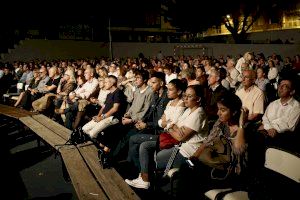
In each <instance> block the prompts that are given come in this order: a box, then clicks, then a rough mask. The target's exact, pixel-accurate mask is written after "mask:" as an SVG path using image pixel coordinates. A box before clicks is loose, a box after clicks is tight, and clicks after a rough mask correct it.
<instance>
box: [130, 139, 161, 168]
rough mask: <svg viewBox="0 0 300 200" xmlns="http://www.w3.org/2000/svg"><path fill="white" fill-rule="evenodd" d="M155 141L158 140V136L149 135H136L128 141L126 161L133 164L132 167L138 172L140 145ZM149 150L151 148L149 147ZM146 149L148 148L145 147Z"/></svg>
mask: <svg viewBox="0 0 300 200" xmlns="http://www.w3.org/2000/svg"><path fill="white" fill-rule="evenodd" d="M157 139H158V135H151V134H136V135H133V136H131V137H130V139H129V150H128V156H127V161H128V162H133V164H134V166H135V167H137V168H138V169H139V170H140V169H141V167H140V159H139V157H140V154H139V152H140V151H139V150H140V145H141V144H142V143H143V142H146V141H154V142H155V143H156V141H157ZM151 145H153V144H151ZM146 147H147V145H146ZM155 147H156V146H154V151H155ZM150 148H151V146H150ZM147 149H149V146H148V147H147ZM146 151H147V150H145V151H144V150H143V154H144V152H146ZM143 156H144V155H143ZM148 158H149V157H148Z"/></svg>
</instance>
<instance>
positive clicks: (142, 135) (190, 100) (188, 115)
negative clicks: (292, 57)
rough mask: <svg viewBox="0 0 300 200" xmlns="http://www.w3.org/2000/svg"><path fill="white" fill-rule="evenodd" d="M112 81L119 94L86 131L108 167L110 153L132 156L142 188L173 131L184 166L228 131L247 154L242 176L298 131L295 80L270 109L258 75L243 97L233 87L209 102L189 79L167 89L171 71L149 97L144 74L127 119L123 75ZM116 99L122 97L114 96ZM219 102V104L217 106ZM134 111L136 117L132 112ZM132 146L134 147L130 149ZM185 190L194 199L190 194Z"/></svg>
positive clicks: (247, 78)
mask: <svg viewBox="0 0 300 200" xmlns="http://www.w3.org/2000/svg"><path fill="white" fill-rule="evenodd" d="M214 74H218V72H212V73H211V74H210V76H209V83H210V86H211V87H212V88H214V89H215V90H213V91H218V90H217V88H218V87H222V86H221V85H220V83H219V82H218V79H216V77H214ZM109 79H110V83H109V84H107V85H112V87H111V88H110V89H109V90H110V91H111V92H110V95H111V97H109V98H107V100H106V102H105V104H104V105H105V106H104V108H101V110H100V112H99V114H98V115H97V116H95V117H94V118H93V119H92V120H91V121H90V122H88V123H87V124H85V125H84V126H83V127H82V129H83V131H84V132H85V133H86V134H88V135H89V136H90V137H91V138H92V139H94V140H96V141H97V143H98V144H99V157H100V160H101V162H102V165H103V167H104V168H105V167H108V166H109V158H110V157H109V156H111V155H118V154H120V153H124V152H127V160H128V162H130V163H132V164H133V166H134V167H135V168H136V169H137V170H136V171H137V172H138V173H137V174H138V178H136V179H133V180H131V179H126V180H125V181H126V182H127V183H128V184H129V185H131V186H133V187H137V188H143V189H148V188H149V187H150V177H149V175H151V174H152V173H151V170H153V168H152V167H151V164H152V163H153V157H154V156H153V154H154V152H156V151H157V142H158V139H159V134H160V133H162V132H168V133H169V134H170V135H171V136H172V137H173V138H174V139H175V140H177V141H179V142H181V143H182V144H181V146H180V147H179V153H178V154H177V155H176V157H175V160H174V163H173V167H179V168H182V167H183V166H184V165H185V164H186V160H187V159H191V160H194V161H196V160H198V158H199V156H200V155H201V152H203V151H204V149H205V148H206V147H208V146H209V145H212V143H213V139H214V138H215V137H216V136H217V135H219V134H222V135H224V136H225V137H227V138H228V139H229V140H231V141H232V153H233V154H236V156H237V157H239V159H238V162H237V164H236V166H235V170H233V171H234V172H236V173H237V174H240V173H241V171H242V170H244V169H245V168H247V167H249V166H251V167H253V168H252V171H251V172H252V173H254V171H255V170H253V169H257V167H261V164H262V161H263V156H264V148H265V145H266V143H268V142H270V141H271V142H272V141H276V139H277V138H281V136H282V135H285V134H286V133H287V132H294V130H295V128H296V125H297V123H298V120H299V115H300V107H299V106H300V105H299V102H298V101H297V100H295V99H294V98H293V95H294V93H295V88H294V84H293V81H292V80H290V79H288V78H285V79H283V80H281V81H280V84H279V87H278V93H279V97H280V99H278V100H276V101H274V102H272V103H271V104H270V105H269V106H268V107H267V109H266V111H265V109H264V94H263V92H262V91H261V90H260V89H258V87H257V86H255V84H254V81H255V72H254V71H252V70H244V71H243V82H242V84H243V87H242V88H241V89H240V90H238V91H237V92H236V94H232V93H230V92H226V90H224V92H220V93H218V95H216V93H215V94H213V93H211V94H210V95H208V96H206V97H207V98H209V101H207V100H206V99H205V92H204V88H203V87H201V86H199V85H190V86H188V87H187V89H185V88H186V86H185V85H184V83H182V81H180V80H178V79H174V80H171V81H170V82H169V84H168V85H167V88H166V87H165V78H164V74H163V73H160V72H156V73H154V74H152V76H151V78H150V85H151V88H152V93H151V92H150V93H147V92H145V91H147V90H148V91H149V86H148V85H147V82H148V80H147V78H145V76H144V77H143V76H139V75H137V76H136V83H137V87H138V88H139V90H137V91H136V93H135V96H134V97H135V98H134V101H133V103H132V105H131V107H130V108H129V110H128V112H126V113H125V114H124V115H122V112H121V110H119V107H121V105H122V101H121V100H120V96H121V95H120V94H118V95H116V94H117V93H122V92H121V91H119V90H118V89H117V83H116V82H117V81H116V78H113V77H109ZM211 79H213V80H211ZM139 81H140V84H138V82H139ZM213 81H215V82H216V84H215V85H213V84H212V83H213ZM139 85H140V86H139ZM213 86H214V87H213ZM116 91H117V92H116ZM146 94H152V95H153V96H152V99H151V101H150V104H146V105H147V106H149V107H148V108H146V109H145V107H144V106H145V96H144V95H146ZM115 95H116V96H118V98H116V97H115V98H114V97H113V96H115ZM136 95H137V96H136ZM212 101H214V102H215V104H212ZM112 102H113V103H112ZM209 103H211V104H209ZM107 105H108V107H106V106H107ZM212 108H214V109H215V116H217V119H215V118H214V117H215V116H214V115H211V114H209V113H210V112H211V109H212ZM133 109H135V112H132V111H133ZM141 110H143V111H146V112H144V116H139V117H137V116H136V113H138V112H139V111H141ZM115 115H116V117H115V118H114V116H115ZM210 117H211V119H215V122H214V124H213V125H212V126H211V128H210V129H211V131H210V134H209V131H208V130H209V124H208V122H209V120H208V119H209V118H210ZM106 119H107V120H106ZM113 119H115V120H113ZM261 119H262V121H261ZM246 125H247V126H246ZM291 138H292V135H291ZM288 141H290V140H288ZM277 142H278V139H277ZM280 142H281V141H280V139H279V143H280ZM282 142H283V141H282ZM126 145H128V149H126V148H125V146H126ZM173 149H174V147H171V148H168V149H162V150H160V151H159V152H158V153H157V154H156V169H164V168H165V167H166V165H167V163H168V160H169V158H170V156H171V154H172V152H173ZM260 158H261V159H260ZM246 161H248V162H249V163H250V164H249V163H248V162H246ZM246 163H247V166H245V165H246ZM183 168H184V167H183ZM201 169H202V168H201ZM183 174H184V173H183ZM184 177H188V176H183V177H182V181H183V182H184V184H183V185H184V186H188V188H190V189H191V188H193V185H192V183H191V182H190V180H186V179H185V178H184ZM207 178H209V168H208V167H207V166H203V171H202V170H201V178H199V179H201V180H203V182H202V183H203V185H202V184H201V187H202V186H203V188H202V189H203V191H204V190H206V189H207V187H208V186H209V185H210V184H208V183H209V180H207ZM197 180H198V179H197ZM186 181H187V182H186ZM223 183H224V182H223ZM225 183H226V181H225ZM197 187H199V185H197ZM182 188H183V187H182ZM184 188H185V189H187V188H186V187H184ZM198 190H199V188H198ZM182 192H183V193H184V194H186V190H184V191H182Z"/></svg>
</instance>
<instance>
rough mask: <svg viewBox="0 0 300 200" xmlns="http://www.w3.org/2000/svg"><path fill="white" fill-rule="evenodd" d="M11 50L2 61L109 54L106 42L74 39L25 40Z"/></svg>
mask: <svg viewBox="0 0 300 200" xmlns="http://www.w3.org/2000/svg"><path fill="white" fill-rule="evenodd" d="M9 52H10V53H8V54H4V55H3V56H2V57H3V58H2V61H14V60H21V61H29V60H35V59H40V60H43V59H47V60H52V59H64V58H67V59H75V58H87V57H90V58H94V57H100V56H108V55H109V52H108V45H107V44H106V43H103V42H90V41H72V40H23V41H21V42H20V44H19V45H18V46H16V48H15V49H10V50H9Z"/></svg>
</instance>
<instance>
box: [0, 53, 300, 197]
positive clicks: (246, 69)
mask: <svg viewBox="0 0 300 200" xmlns="http://www.w3.org/2000/svg"><path fill="white" fill-rule="evenodd" d="M296 57H297V58H298V57H299V55H297V56H295V59H294V61H292V59H291V58H289V59H287V60H290V61H291V62H289V63H288V64H286V63H283V62H282V61H281V60H280V58H281V57H280V56H279V55H276V54H272V55H271V56H269V57H267V58H265V56H264V55H263V54H262V53H260V54H257V55H255V54H254V53H251V52H246V53H245V54H244V56H241V57H239V58H237V59H235V58H233V57H231V56H227V57H226V58H225V57H223V56H221V57H220V58H211V57H208V56H195V57H192V56H179V57H176V58H175V57H172V56H168V57H163V58H161V59H157V58H150V59H146V58H137V59H133V58H126V59H114V60H109V59H107V58H102V59H100V60H98V59H94V60H59V61H52V62H47V61H42V62H35V61H32V62H14V63H13V64H10V63H5V64H2V63H1V66H0V67H1V68H0V74H1V76H0V85H1V88H0V95H1V101H2V103H7V102H9V101H10V100H8V99H7V95H6V96H5V95H4V94H10V93H11V94H18V99H17V100H16V101H15V102H14V103H13V104H12V105H13V106H14V107H18V108H22V109H26V110H29V111H32V112H39V113H43V114H45V115H46V116H48V117H49V118H51V119H53V120H55V121H57V122H58V123H61V124H62V125H64V126H66V127H67V128H69V129H71V130H77V129H79V128H80V129H82V131H83V132H84V133H85V134H86V135H87V136H88V137H89V138H90V140H91V141H93V142H94V143H95V145H96V146H97V147H98V156H99V160H100V164H101V165H102V167H103V168H109V167H111V166H113V165H117V164H118V163H120V161H123V162H125V163H126V164H127V165H128V166H130V169H131V170H130V172H128V174H127V175H128V177H126V178H127V179H125V181H126V183H127V184H129V185H130V186H132V187H135V188H141V189H149V188H151V186H152V181H153V175H154V174H156V175H157V174H159V173H157V172H159V171H164V170H165V169H166V167H168V168H170V167H171V168H172V167H173V168H179V172H180V174H181V175H180V176H179V186H180V189H179V190H178V195H179V196H180V195H183V196H182V197H184V195H185V194H186V193H191V192H193V191H194V192H195V191H197V194H195V195H196V196H197V195H201V194H202V195H203V192H205V191H206V190H208V189H209V188H210V187H212V185H215V184H218V183H221V185H226V186H227V185H229V186H230V184H232V183H233V182H238V181H241V180H240V179H239V178H240V177H241V176H244V175H245V173H244V172H245V171H247V174H250V175H255V173H256V171H257V170H258V169H260V168H262V167H263V163H264V153H265V149H266V147H267V146H269V145H276V146H279V147H287V148H290V149H291V150H292V151H297V152H299V136H298V135H297V134H296V132H297V130H298V126H299V124H298V122H299V116H300V104H299V94H298V91H297V88H299V87H298V86H299V85H298V84H299V82H300V81H299V75H298V73H299V72H300V69H299V62H298V61H297V60H298V59H296ZM16 85H18V88H16ZM3 95H4V96H3ZM163 136H164V137H167V138H168V140H169V141H172V142H171V143H170V144H169V145H168V146H164V147H162V141H161V139H162V137H163ZM221 136H222V137H223V138H225V139H226V141H228V144H230V146H229V147H230V148H229V149H230V152H229V154H230V155H231V156H232V157H234V158H235V162H234V163H235V164H234V166H232V170H231V173H230V174H229V176H228V177H227V175H228V173H226V176H225V178H222V180H219V181H218V183H216V181H215V180H212V177H211V169H212V166H211V165H209V164H207V161H208V160H207V158H205V156H204V155H205V152H207V151H208V149H209V148H210V147H211V146H213V145H214V144H215V143H216V139H217V138H219V137H220V138H221ZM188 163H189V164H188ZM191 165H192V166H193V168H191ZM128 166H127V167H128ZM187 166H189V167H187ZM195 166H196V167H195ZM195 169H197V170H195ZM223 170H225V171H226V169H223ZM221 171H222V170H221ZM230 177H233V178H230ZM237 177H239V178H237ZM247 178H251V177H249V176H248V177H247ZM192 179H197V180H198V181H197V182H198V183H199V184H198V185H194V184H193V181H191V180H192ZM198 193H199V194H198ZM200 193H201V194H200Z"/></svg>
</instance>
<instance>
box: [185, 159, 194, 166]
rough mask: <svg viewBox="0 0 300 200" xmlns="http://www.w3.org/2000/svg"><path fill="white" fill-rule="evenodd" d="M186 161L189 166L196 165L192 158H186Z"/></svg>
mask: <svg viewBox="0 0 300 200" xmlns="http://www.w3.org/2000/svg"><path fill="white" fill-rule="evenodd" d="M186 162H187V164H188V165H189V167H194V166H195V165H194V163H193V162H192V161H191V160H190V159H188V160H186Z"/></svg>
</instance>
